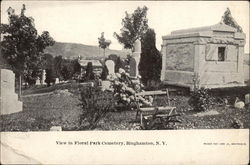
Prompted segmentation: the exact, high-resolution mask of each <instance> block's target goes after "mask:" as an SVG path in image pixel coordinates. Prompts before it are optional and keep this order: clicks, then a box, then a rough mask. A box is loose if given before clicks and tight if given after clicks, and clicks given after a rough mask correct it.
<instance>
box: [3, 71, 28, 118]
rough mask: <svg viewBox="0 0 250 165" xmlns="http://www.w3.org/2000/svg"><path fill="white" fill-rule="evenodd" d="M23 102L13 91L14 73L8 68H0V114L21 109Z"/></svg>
mask: <svg viewBox="0 0 250 165" xmlns="http://www.w3.org/2000/svg"><path fill="white" fill-rule="evenodd" d="M22 109H23V103H22V102H21V101H18V95H17V94H16V93H15V74H14V73H13V72H12V71H11V70H8V69H1V70H0V115H5V114H11V113H16V112H19V111H22Z"/></svg>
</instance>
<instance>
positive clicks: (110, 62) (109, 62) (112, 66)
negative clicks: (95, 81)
mask: <svg viewBox="0 0 250 165" xmlns="http://www.w3.org/2000/svg"><path fill="white" fill-rule="evenodd" d="M105 64H106V66H107V68H108V71H109V74H113V73H115V63H114V61H113V60H107V61H106V62H105Z"/></svg>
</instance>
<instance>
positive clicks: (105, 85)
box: [102, 81, 111, 91]
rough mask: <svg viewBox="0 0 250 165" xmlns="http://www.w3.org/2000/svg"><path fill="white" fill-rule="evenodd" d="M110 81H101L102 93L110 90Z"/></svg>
mask: <svg viewBox="0 0 250 165" xmlns="http://www.w3.org/2000/svg"><path fill="white" fill-rule="evenodd" d="M110 85H111V83H110V81H102V91H105V90H109V89H110Z"/></svg>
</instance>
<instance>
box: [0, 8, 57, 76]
mask: <svg viewBox="0 0 250 165" xmlns="http://www.w3.org/2000/svg"><path fill="white" fill-rule="evenodd" d="M25 10H26V9H25V5H23V8H22V10H21V14H20V15H16V14H15V12H14V9H12V8H11V7H10V8H9V9H8V16H9V23H8V24H1V27H0V31H1V35H2V36H3V40H2V41H1V48H2V49H1V53H2V54H3V57H4V58H5V59H6V60H7V62H8V63H9V64H10V65H11V66H12V68H13V70H14V72H15V73H17V74H19V75H23V76H24V79H25V80H26V81H29V80H31V79H32V78H36V77H37V76H38V74H39V69H40V68H41V66H42V53H43V50H44V49H45V48H46V47H47V46H52V45H53V44H54V42H55V41H54V40H53V38H51V37H50V35H49V32H47V31H44V32H43V33H42V34H41V35H38V34H37V30H36V28H35V25H34V19H33V18H31V17H27V16H25V15H24V11H25Z"/></svg>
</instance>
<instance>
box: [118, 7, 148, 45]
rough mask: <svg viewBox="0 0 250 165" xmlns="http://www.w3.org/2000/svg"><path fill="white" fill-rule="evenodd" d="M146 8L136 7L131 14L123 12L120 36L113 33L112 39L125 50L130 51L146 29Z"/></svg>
mask: <svg viewBox="0 0 250 165" xmlns="http://www.w3.org/2000/svg"><path fill="white" fill-rule="evenodd" d="M147 11H148V8H147V7H146V6H144V7H142V8H140V7H138V8H137V9H136V10H135V11H134V13H133V14H128V13H127V12H125V14H126V16H125V18H123V19H122V26H123V27H122V28H121V29H120V31H121V34H120V35H119V34H117V33H116V32H115V33H114V37H115V38H116V39H117V40H118V42H119V43H121V44H123V47H124V48H125V49H132V48H133V44H134V42H135V41H136V40H137V39H141V37H142V36H143V34H144V33H145V32H146V31H147V29H148V19H147Z"/></svg>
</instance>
